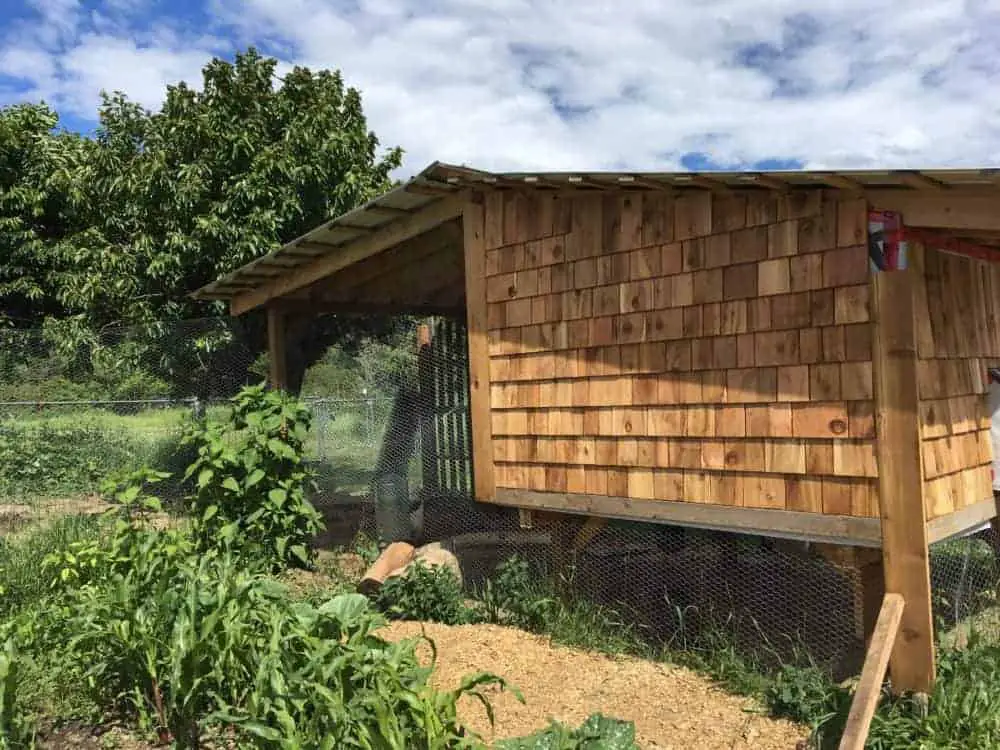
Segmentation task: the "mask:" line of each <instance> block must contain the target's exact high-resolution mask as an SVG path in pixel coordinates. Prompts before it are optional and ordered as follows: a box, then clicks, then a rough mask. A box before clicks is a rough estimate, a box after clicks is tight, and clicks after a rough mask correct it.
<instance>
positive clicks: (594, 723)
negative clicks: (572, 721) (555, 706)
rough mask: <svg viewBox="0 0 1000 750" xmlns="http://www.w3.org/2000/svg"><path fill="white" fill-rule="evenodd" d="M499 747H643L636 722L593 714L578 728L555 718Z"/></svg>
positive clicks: (522, 749)
mask: <svg viewBox="0 0 1000 750" xmlns="http://www.w3.org/2000/svg"><path fill="white" fill-rule="evenodd" d="M496 748H497V750H639V745H637V744H636V741H635V724H633V723H632V722H631V721H621V720H620V719H611V718H608V717H606V716H603V715H601V714H599V713H595V714H591V715H590V716H589V717H588V718H587V720H586V721H585V722H583V724H581V725H580V726H579V727H577V728H576V729H570V728H569V727H567V726H565V725H564V724H560V723H559V722H557V721H553V722H552V723H550V724H549V726H548V727H547V728H545V729H543V730H542V731H540V732H536V733H535V734H533V735H531V736H529V737H521V738H518V739H513V740H501V741H500V742H498V743H496Z"/></svg>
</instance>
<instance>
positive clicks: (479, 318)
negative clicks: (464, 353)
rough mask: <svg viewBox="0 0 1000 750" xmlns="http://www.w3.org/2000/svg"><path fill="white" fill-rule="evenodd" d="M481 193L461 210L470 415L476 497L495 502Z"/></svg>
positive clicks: (474, 493) (466, 202)
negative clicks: (463, 242) (463, 241)
mask: <svg viewBox="0 0 1000 750" xmlns="http://www.w3.org/2000/svg"><path fill="white" fill-rule="evenodd" d="M484 202H485V201H484V197H483V194H482V192H479V191H473V192H472V193H470V194H469V196H468V198H467V199H466V201H465V206H464V208H463V210H462V226H463V231H464V234H465V308H466V315H467V326H468V335H469V412H470V421H471V422H472V479H473V496H474V497H475V498H476V499H477V500H492V499H493V497H494V495H495V494H496V484H495V479H494V474H493V425H492V424H491V420H492V414H491V412H490V350H489V340H488V333H489V331H488V328H487V323H486V320H487V319H486V233H485V226H486V225H485V211H484V208H483V205H484Z"/></svg>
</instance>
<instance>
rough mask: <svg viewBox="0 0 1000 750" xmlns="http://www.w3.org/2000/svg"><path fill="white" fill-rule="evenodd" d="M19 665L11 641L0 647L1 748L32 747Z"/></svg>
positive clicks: (31, 724)
mask: <svg viewBox="0 0 1000 750" xmlns="http://www.w3.org/2000/svg"><path fill="white" fill-rule="evenodd" d="M22 688H23V683H22V675H21V665H20V663H19V660H18V654H17V651H16V649H15V646H14V643H13V641H11V640H10V639H7V640H6V641H5V642H4V644H3V647H2V649H0V750H22V748H32V747H34V746H35V726H34V720H33V718H32V717H31V716H30V715H29V714H28V713H27V712H26V711H25V709H24V706H23V705H22V699H21V695H20V693H21V691H22Z"/></svg>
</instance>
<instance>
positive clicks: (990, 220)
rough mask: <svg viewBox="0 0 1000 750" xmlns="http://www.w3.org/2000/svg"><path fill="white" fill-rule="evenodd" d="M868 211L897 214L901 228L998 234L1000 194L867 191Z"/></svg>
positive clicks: (946, 191) (977, 191)
mask: <svg viewBox="0 0 1000 750" xmlns="http://www.w3.org/2000/svg"><path fill="white" fill-rule="evenodd" d="M866 194H867V196H868V200H869V202H870V203H871V207H872V208H873V209H875V210H878V211H898V212H899V213H901V214H902V215H903V225H904V226H910V227H927V228H929V229H954V230H958V231H968V230H973V231H975V230H985V231H993V230H1000V211H998V210H997V206H998V205H1000V193H998V192H997V191H996V190H981V189H980V190H973V189H964V190H963V189H961V188H950V189H948V190H893V189H889V188H885V189H881V188H871V189H869V190H868V191H866Z"/></svg>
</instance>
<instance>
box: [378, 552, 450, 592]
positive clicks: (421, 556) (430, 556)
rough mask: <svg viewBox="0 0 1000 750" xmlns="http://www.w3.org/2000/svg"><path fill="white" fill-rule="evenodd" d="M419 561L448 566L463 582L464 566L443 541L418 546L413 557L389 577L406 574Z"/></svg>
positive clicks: (431, 564)
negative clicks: (443, 544)
mask: <svg viewBox="0 0 1000 750" xmlns="http://www.w3.org/2000/svg"><path fill="white" fill-rule="evenodd" d="M418 563H420V564H423V565H426V566H427V567H428V568H435V567H439V568H448V569H449V570H451V572H452V573H454V574H455V578H456V579H458V583H459V585H461V583H462V568H461V566H460V565H459V563H458V558H457V557H455V555H454V554H453V553H452V552H450V551H449V550H446V549H445V548H444V547H442V546H441V542H433V543H431V544H425V545H424V546H422V547H418V548H417V549H416V550H415V551H414V553H413V558H412V559H411V560H410V561H409V562H408V563H406V564H405V565H403V566H402V567H400V568H397V569H396V570H394V571H392V572H391V573H389V575H388V576H387V577H388V578H395V577H396V576H405V575H406V574H407V572H409V570H410V569H411V568H412V567H413V566H414V565H417V564H418Z"/></svg>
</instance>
